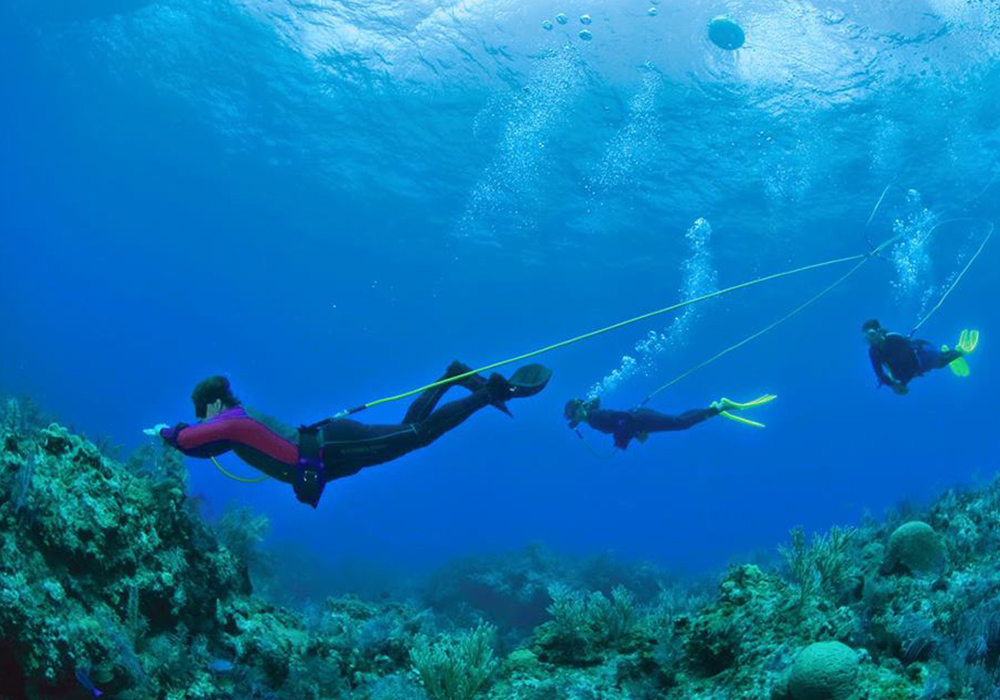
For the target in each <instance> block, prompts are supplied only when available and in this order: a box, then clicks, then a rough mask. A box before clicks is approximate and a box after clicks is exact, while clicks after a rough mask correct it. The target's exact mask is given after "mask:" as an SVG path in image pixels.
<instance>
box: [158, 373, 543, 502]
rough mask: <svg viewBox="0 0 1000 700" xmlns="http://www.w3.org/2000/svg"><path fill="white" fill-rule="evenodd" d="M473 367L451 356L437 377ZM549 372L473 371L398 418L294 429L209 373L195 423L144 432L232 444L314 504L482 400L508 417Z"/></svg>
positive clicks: (452, 423) (445, 427)
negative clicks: (455, 389) (339, 482)
mask: <svg viewBox="0 0 1000 700" xmlns="http://www.w3.org/2000/svg"><path fill="white" fill-rule="evenodd" d="M471 371H472V370H471V369H470V368H469V367H467V366H466V365H464V364H462V363H460V362H453V363H451V365H449V367H448V369H447V371H446V373H445V375H444V377H442V380H445V379H449V378H451V377H458V376H459V375H462V374H467V373H469V372H471ZM551 375H552V371H551V370H550V369H549V368H547V367H545V366H543V365H538V364H531V365H525V366H524V367H521V368H520V369H518V370H517V371H516V372H514V374H513V375H512V376H511V377H510V379H506V378H504V377H503V376H502V375H500V374H492V375H490V377H489V379H486V378H484V377H482V376H480V375H478V374H474V375H470V376H468V377H465V378H463V379H460V380H456V381H455V382H453V383H448V384H443V385H441V386H435V387H433V388H430V389H427V390H426V391H424V392H423V393H421V394H420V395H419V396H418V397H417V398H416V399H415V400H414V401H413V403H412V404H411V405H410V407H409V409H408V410H407V412H406V415H405V416H404V417H403V422H402V423H399V424H393V425H366V424H363V423H359V422H358V421H355V420H351V419H348V418H328V419H326V420H323V421H320V422H318V423H314V424H312V425H304V426H300V427H299V428H293V427H292V426H290V425H287V424H285V423H282V422H280V421H277V420H275V419H274V418H271V417H270V416H267V415H264V414H263V413H260V412H259V411H257V410H255V409H252V408H250V407H248V406H244V405H243V404H242V403H241V402H240V400H239V399H237V398H236V396H234V395H233V392H232V389H231V388H230V385H229V380H228V379H226V378H225V377H221V376H214V377H209V378H208V379H205V380H203V381H201V382H199V383H198V385H197V386H196V387H195V388H194V392H193V393H192V394H191V400H192V401H193V402H194V408H195V415H196V416H197V417H198V418H199V419H200V422H199V423H197V424H195V425H188V424H187V423H178V424H177V425H175V426H174V427H170V426H168V425H167V424H165V423H161V424H159V425H157V426H156V427H155V428H150V429H148V430H146V431H145V432H146V433H147V434H149V435H159V436H160V437H162V438H163V439H164V440H165V441H166V442H167V443H168V444H169V445H171V446H172V447H174V448H176V449H178V450H180V451H181V452H183V453H184V454H186V455H188V456H189V457H201V458H210V457H216V456H218V455H221V454H223V453H224V452H228V451H229V450H232V451H233V452H235V453H236V455H237V456H238V457H240V458H241V459H242V460H243V461H244V462H246V463H247V464H249V465H250V466H252V467H254V468H255V469H258V470H260V471H262V472H264V473H265V474H267V475H268V476H271V477H273V478H275V479H277V480H279V481H283V482H285V483H290V484H292V486H293V487H294V490H295V495H296V497H297V498H298V499H299V500H300V501H302V502H303V503H308V504H309V505H311V506H312V507H313V508H315V507H316V506H317V504H318V503H319V499H320V496H321V495H322V494H323V488H324V486H326V483H327V482H329V481H333V480H334V479H340V478H343V477H346V476H351V475H353V474H357V473H358V472H359V471H361V470H362V469H363V468H365V467H370V466H373V465H376V464H382V463H384V462H388V461H391V460H394V459H396V458H398V457H402V456H403V455H405V454H407V453H408V452H412V451H413V450H416V449H418V448H420V447H425V446H427V445H429V444H430V443H432V442H434V441H435V440H437V439H438V438H439V437H441V436H442V435H444V434H445V433H446V432H448V431H449V430H451V429H453V428H455V427H456V426H458V425H459V424H460V423H462V422H463V421H465V419H467V418H468V417H469V416H471V415H472V414H473V413H476V412H477V411H478V410H479V409H481V408H485V407H486V406H494V407H496V408H498V409H500V410H502V411H503V412H504V413H507V414H508V415H510V412H509V411H508V410H507V406H506V401H508V400H509V399H520V398H525V397H528V396H534V395H535V394H537V393H539V392H540V391H542V389H544V388H545V386H546V384H548V381H549V378H550V377H551ZM454 385H458V386H461V387H464V388H465V389H467V390H468V391H469V392H471V393H470V394H469V395H468V396H466V397H464V398H461V399H458V400H455V401H451V402H449V403H446V404H444V405H443V406H441V407H440V408H438V407H437V404H438V402H439V401H440V400H441V397H442V396H444V394H445V392H446V391H447V390H448V389H449V388H451V387H452V386H454Z"/></svg>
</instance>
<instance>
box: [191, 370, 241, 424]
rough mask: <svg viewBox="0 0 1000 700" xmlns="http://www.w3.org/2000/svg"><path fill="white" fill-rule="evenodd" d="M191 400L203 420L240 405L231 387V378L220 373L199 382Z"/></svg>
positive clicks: (195, 410)
mask: <svg viewBox="0 0 1000 700" xmlns="http://www.w3.org/2000/svg"><path fill="white" fill-rule="evenodd" d="M191 401H193V402H194V414H195V415H196V416H197V417H198V418H201V419H203V420H206V419H208V418H212V417H213V416H215V415H218V414H219V413H222V412H223V411H225V410H226V409H227V408H232V407H233V406H239V405H240V400H239V399H238V398H236V397H235V396H234V395H233V390H232V389H231V388H230V387H229V380H228V379H226V378H225V377H222V376H219V375H216V376H214V377H209V378H208V379H203V380H201V381H200V382H198V386H196V387H195V388H194V391H192V392H191Z"/></svg>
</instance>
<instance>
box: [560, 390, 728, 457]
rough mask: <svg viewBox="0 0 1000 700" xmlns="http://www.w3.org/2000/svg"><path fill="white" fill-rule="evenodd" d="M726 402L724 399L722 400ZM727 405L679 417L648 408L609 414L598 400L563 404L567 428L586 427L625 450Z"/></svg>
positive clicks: (710, 415)
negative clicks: (609, 437) (606, 437)
mask: <svg viewBox="0 0 1000 700" xmlns="http://www.w3.org/2000/svg"><path fill="white" fill-rule="evenodd" d="M724 401H726V399H724ZM726 409H727V405H726V404H724V403H722V402H720V401H717V402H715V403H713V404H712V405H711V406H709V407H708V408H696V409H694V410H691V411H685V412H684V413H681V414H679V415H671V414H669V413H660V412H659V411H654V410H652V409H650V408H633V409H631V410H629V411H612V410H609V409H606V408H601V400H600V399H598V398H594V399H590V400H589V401H584V400H583V399H572V400H570V401H568V402H567V403H566V409H565V415H566V419H567V420H569V427H570V428H576V427H577V426H578V425H579V424H580V423H586V424H587V425H589V426H590V427H591V428H593V429H594V430H597V431H598V432H602V433H607V434H609V435H613V436H614V439H615V447H617V448H619V449H622V450H624V449H626V448H627V447H628V444H629V443H630V442H631V441H632V440H633V439H636V440H638V441H639V442H645V441H646V438H647V437H649V434H650V433H660V432H666V431H673V430H687V429H688V428H690V427H692V426H695V425H697V424H698V423H701V422H703V421H706V420H708V419H709V418H712V417H714V416H717V415H719V414H720V413H722V411H724V410H726Z"/></svg>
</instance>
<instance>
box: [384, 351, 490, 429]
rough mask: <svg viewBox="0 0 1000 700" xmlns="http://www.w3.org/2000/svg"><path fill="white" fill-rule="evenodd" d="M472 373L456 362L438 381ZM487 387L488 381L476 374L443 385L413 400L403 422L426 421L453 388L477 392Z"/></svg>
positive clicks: (465, 366) (466, 367) (467, 367)
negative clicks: (457, 387)
mask: <svg viewBox="0 0 1000 700" xmlns="http://www.w3.org/2000/svg"><path fill="white" fill-rule="evenodd" d="M471 371H472V368H471V367H469V366H468V365H466V364H463V363H461V362H459V361H458V360H455V361H454V362H452V363H451V364H450V365H448V369H447V370H445V373H444V376H442V377H441V379H439V380H438V381H441V380H444V379H449V378H450V377H457V376H458V375H460V374H465V373H467V372H471ZM485 385H486V380H485V379H484V378H482V377H480V376H479V375H478V374H474V375H471V376H469V377H466V378H465V379H461V380H459V381H457V382H450V383H448V384H442V385H441V386H436V387H433V388H431V389H428V390H427V391H425V392H423V393H422V394H420V395H419V396H418V397H417V398H416V399H414V400H413V403H411V404H410V407H409V408H408V409H407V410H406V415H405V416H403V422H404V423H419V422H420V421H422V420H426V419H427V417H428V416H429V415H430V414H431V412H432V411H433V410H434V409H435V407H436V406H437V405H438V402H439V401H440V400H441V397H443V396H444V395H445V393H446V392H447V391H448V389H450V388H451V387H453V386H464V387H465V388H466V389H468V390H469V391H476V390H477V389H481V388H482V387H483V386H485Z"/></svg>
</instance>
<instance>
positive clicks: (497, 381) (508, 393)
mask: <svg viewBox="0 0 1000 700" xmlns="http://www.w3.org/2000/svg"><path fill="white" fill-rule="evenodd" d="M551 377H552V370H551V369H549V368H548V367H545V366H544V365H539V364H531V365H525V366H524V367H521V368H519V369H518V370H517V371H516V372H514V374H512V375H511V376H510V379H506V378H505V377H504V376H503V375H502V374H497V373H493V374H491V375H490V378H489V379H488V380H487V381H486V389H487V391H489V395H490V403H491V404H492V405H493V406H496V407H497V408H498V409H500V410H501V411H503V412H504V413H506V414H507V415H510V411H509V410H508V409H507V404H506V402H507V401H508V400H510V399H524V398H527V397H529V396H534V395H535V394H537V393H539V392H541V391H542V389H544V388H545V387H546V385H547V384H548V383H549V379H550V378H551Z"/></svg>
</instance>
